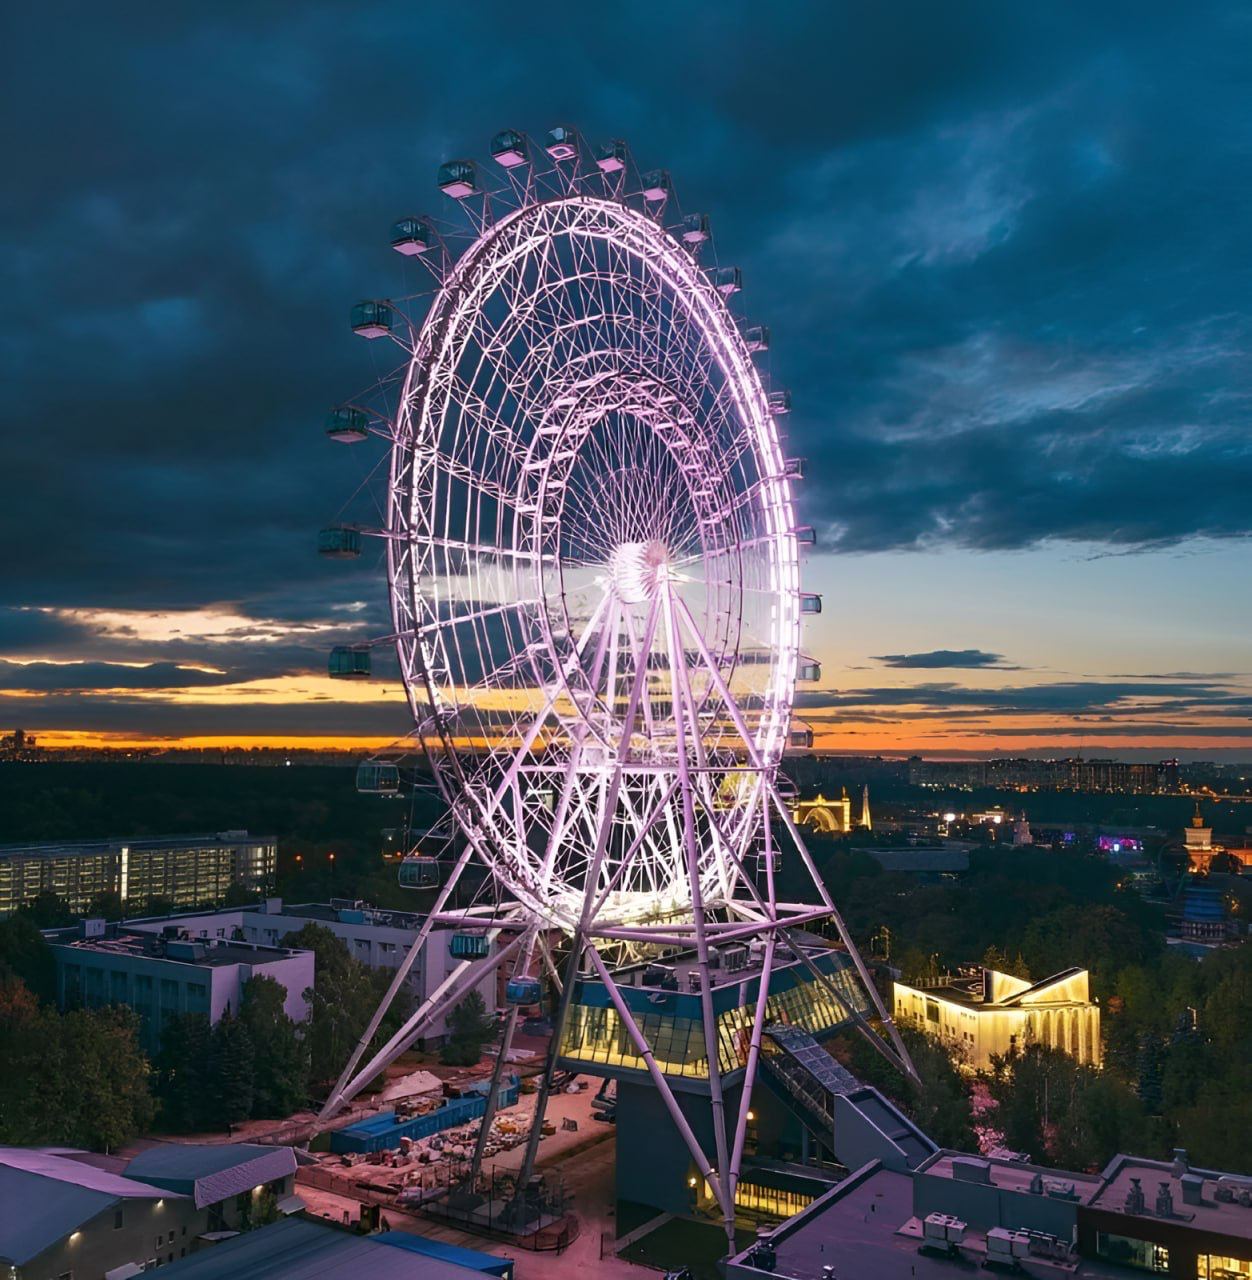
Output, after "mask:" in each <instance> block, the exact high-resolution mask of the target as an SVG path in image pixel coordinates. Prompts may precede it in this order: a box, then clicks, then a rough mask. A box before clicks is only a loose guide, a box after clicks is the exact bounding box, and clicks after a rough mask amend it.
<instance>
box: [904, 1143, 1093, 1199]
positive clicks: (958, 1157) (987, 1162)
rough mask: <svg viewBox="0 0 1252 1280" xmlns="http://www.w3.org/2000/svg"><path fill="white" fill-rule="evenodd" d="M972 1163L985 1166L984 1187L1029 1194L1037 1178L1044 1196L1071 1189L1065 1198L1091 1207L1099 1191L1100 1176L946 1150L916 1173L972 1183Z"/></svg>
mask: <svg viewBox="0 0 1252 1280" xmlns="http://www.w3.org/2000/svg"><path fill="white" fill-rule="evenodd" d="M971 1164H974V1165H978V1166H979V1167H980V1168H983V1167H985V1168H986V1171H987V1182H986V1184H985V1185H988V1186H992V1187H998V1188H999V1189H1000V1190H1001V1191H1020V1192H1023V1193H1028V1192H1030V1191H1031V1184H1032V1183H1033V1182H1034V1180H1035V1178H1036V1177H1039V1178H1041V1179H1042V1180H1043V1187H1044V1190H1043V1192H1042V1194H1044V1195H1048V1194H1056V1192H1057V1191H1058V1190H1061V1189H1063V1188H1065V1189H1068V1188H1072V1190H1073V1195H1072V1197H1071V1196H1069V1195H1065V1196H1064V1197H1062V1198H1064V1199H1067V1200H1069V1199H1072V1200H1074V1201H1076V1202H1077V1203H1078V1204H1089V1203H1090V1202H1091V1200H1092V1199H1093V1198H1094V1197H1095V1196H1096V1195H1097V1193H1098V1192H1099V1190H1100V1178H1099V1176H1098V1175H1097V1174H1093V1173H1071V1172H1070V1171H1069V1170H1062V1169H1049V1168H1047V1167H1046V1166H1044V1165H1036V1164H1027V1163H1026V1162H1025V1161H1021V1160H1005V1159H1002V1158H1000V1157H997V1156H971V1155H970V1154H969V1153H968V1152H966V1151H950V1150H948V1149H946V1148H945V1149H944V1150H942V1151H939V1152H938V1153H937V1154H936V1155H934V1156H932V1157H931V1158H930V1159H929V1160H928V1161H927V1162H926V1163H925V1164H924V1165H922V1166H921V1167H920V1168H919V1169H918V1170H917V1172H918V1173H919V1174H929V1175H930V1176H931V1177H933V1178H951V1179H953V1180H954V1181H957V1182H961V1181H969V1178H968V1176H966V1170H967V1169H968V1167H969V1166H970V1165H971Z"/></svg>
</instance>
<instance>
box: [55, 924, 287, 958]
mask: <svg viewBox="0 0 1252 1280" xmlns="http://www.w3.org/2000/svg"><path fill="white" fill-rule="evenodd" d="M43 936H44V938H45V939H47V941H48V942H49V943H50V944H51V945H52V946H55V947H68V948H70V949H72V950H74V951H83V952H90V953H91V954H93V955H103V956H132V957H138V958H144V959H148V960H168V961H171V962H173V963H175V964H193V965H197V966H200V967H203V968H206V969H218V968H222V967H224V966H226V965H233V964H268V963H270V962H272V961H274V960H282V959H285V958H286V957H288V956H293V955H298V954H299V952H298V951H295V950H292V949H291V948H289V947H272V946H265V945H263V944H261V943H258V942H234V941H229V942H228V941H224V940H221V939H215V938H191V939H181V938H165V937H162V936H161V935H160V934H157V933H153V932H151V931H150V930H147V929H140V928H135V927H133V926H132V925H130V924H129V923H127V924H110V925H107V926H105V931H104V933H103V934H102V935H100V936H98V937H88V938H85V937H83V936H82V931H81V929H80V928H79V927H78V926H77V925H71V926H69V927H68V928H64V929H45V930H44V931H43Z"/></svg>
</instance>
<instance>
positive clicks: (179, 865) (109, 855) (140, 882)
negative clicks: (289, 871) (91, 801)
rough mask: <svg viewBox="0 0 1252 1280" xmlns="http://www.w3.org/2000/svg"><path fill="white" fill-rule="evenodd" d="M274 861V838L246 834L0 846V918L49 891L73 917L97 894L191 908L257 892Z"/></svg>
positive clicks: (83, 912)
mask: <svg viewBox="0 0 1252 1280" xmlns="http://www.w3.org/2000/svg"><path fill="white" fill-rule="evenodd" d="M277 862H278V844H277V841H276V840H275V839H274V837H273V836H250V835H249V834H248V833H247V832H246V831H221V832H218V833H216V834H214V835H198V836H144V837H142V838H139V839H133V840H124V839H116V840H87V841H66V842H64V843H54V844H8V845H0V916H6V915H9V914H11V913H12V912H14V911H16V910H17V909H18V907H20V906H23V905H24V904H26V903H29V902H32V901H33V900H34V899H35V898H36V897H38V895H39V894H41V893H55V894H56V895H57V897H59V898H60V899H61V900H62V901H63V902H64V903H65V904H66V906H67V907H68V908H69V910H70V911H72V912H73V913H74V914H75V915H86V914H87V912H88V911H90V910H91V904H92V902H93V900H94V899H96V898H98V897H100V896H101V895H103V894H117V895H118V897H119V898H121V900H122V902H123V903H139V904H143V903H146V902H148V901H149V900H150V899H153V898H159V899H164V900H165V901H167V902H170V903H172V904H173V905H174V906H175V907H198V906H203V905H204V904H206V903H212V902H217V901H220V900H221V899H222V898H223V897H224V896H225V894H226V891H227V890H228V889H230V888H231V887H232V886H236V887H239V888H243V889H248V890H252V891H255V892H263V891H264V890H265V889H266V888H268V887H269V886H270V885H271V884H272V883H273V880H274V875H275V871H276V869H277Z"/></svg>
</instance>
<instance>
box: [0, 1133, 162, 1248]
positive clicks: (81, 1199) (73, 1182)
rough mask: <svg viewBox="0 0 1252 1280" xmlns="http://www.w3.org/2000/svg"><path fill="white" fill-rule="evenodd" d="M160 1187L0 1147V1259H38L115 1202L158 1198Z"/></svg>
mask: <svg viewBox="0 0 1252 1280" xmlns="http://www.w3.org/2000/svg"><path fill="white" fill-rule="evenodd" d="M169 1196H170V1192H169V1191H168V1190H166V1189H165V1188H162V1187H157V1186H151V1185H149V1184H147V1183H144V1182H141V1181H136V1180H133V1179H131V1178H124V1177H121V1176H119V1175H118V1174H115V1173H110V1172H108V1171H107V1170H105V1169H97V1168H96V1167H95V1166H93V1165H89V1164H83V1163H81V1162H80V1161H78V1160H71V1159H68V1158H67V1157H65V1156H61V1155H54V1154H52V1153H50V1152H47V1151H38V1150H32V1149H29V1148H26V1147H0V1257H2V1258H7V1259H8V1260H9V1261H10V1262H14V1263H17V1264H18V1265H19V1266H20V1265H21V1264H23V1263H25V1262H29V1261H30V1259H32V1258H35V1257H38V1255H39V1254H41V1253H43V1251H44V1250H45V1249H49V1248H51V1247H52V1246H53V1245H54V1244H56V1243H57V1242H58V1241H60V1240H64V1239H65V1237H66V1236H68V1235H70V1234H71V1233H72V1232H74V1231H77V1230H78V1228H79V1227H81V1226H82V1225H83V1223H85V1222H88V1221H90V1220H91V1219H92V1218H94V1217H95V1216H96V1215H97V1214H99V1213H103V1212H104V1210H106V1209H108V1208H109V1206H110V1205H114V1204H116V1203H117V1202H118V1201H119V1200H154V1199H155V1200H161V1199H164V1198H166V1197H169Z"/></svg>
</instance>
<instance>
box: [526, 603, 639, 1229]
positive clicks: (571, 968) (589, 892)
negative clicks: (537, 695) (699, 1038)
mask: <svg viewBox="0 0 1252 1280" xmlns="http://www.w3.org/2000/svg"><path fill="white" fill-rule="evenodd" d="M658 613H659V609H658V602H656V601H653V604H652V608H651V610H650V612H649V614H648V621H647V625H646V627H645V628H644V646H645V648H644V650H643V652H646V651H647V646H650V645H651V643H652V637H653V635H654V633H655V631H656V625H657V615H658ZM647 678H648V666H647V663H646V662H640V663H639V664H638V670H637V671H636V673H635V679H634V683H633V684H632V686H631V690H630V697H629V698H628V700H627V703H626V714H625V719H624V721H623V724H624V730H623V733H622V740H621V743H620V744H619V746H618V749H617V765H616V768H615V769H614V771H613V776H612V778H611V780H610V781H609V783H608V787H607V794H606V796H605V802H604V808H603V813H602V816H601V819H600V829H599V831H598V832H597V834H596V845H595V850H594V852H593V854H592V858H591V865H590V867H589V868H588V871H587V887H586V889H585V890H584V897H583V909H582V915H581V918H580V919H579V922H578V927H577V928H576V929H575V930H574V932H573V935H572V936H571V938H570V955H569V963H568V964H567V966H566V970H565V983H564V986H563V987H562V988H561V999H560V1001H559V1003H558V1006H557V1017H556V1020H555V1023H554V1025H553V1027H552V1040H551V1043H550V1044H549V1046H548V1059H547V1063H546V1065H545V1067H544V1073H543V1081H542V1083H541V1084H540V1086H539V1096H538V1098H537V1099H536V1102H535V1118H534V1121H533V1123H532V1124H531V1128H530V1135H529V1137H528V1138H527V1140H526V1154H525V1157H524V1158H523V1160H522V1172H521V1177H520V1179H519V1181H518V1190H519V1202H518V1213H519V1215H521V1214H524V1213H525V1199H524V1197H525V1194H526V1188H527V1186H528V1185H529V1183H530V1179H531V1175H532V1174H533V1173H534V1170H535V1159H536V1157H537V1156H538V1154H539V1139H540V1137H541V1136H542V1129H543V1115H544V1112H545V1111H546V1110H547V1106H548V1096H549V1094H550V1093H551V1092H552V1080H553V1077H554V1076H555V1075H556V1060H557V1056H558V1054H559V1052H560V1047H561V1036H562V1035H563V1033H564V1031H565V1022H566V1019H567V1018H568V1017H569V1006H570V999H571V997H572V996H573V994H574V987H575V985H576V979H577V977H578V967H579V965H580V964H581V963H582V953H583V946H584V942H585V939H586V936H587V927H588V924H589V922H590V920H591V912H592V903H593V901H594V897H593V895H594V893H595V885H596V884H597V883H598V882H599V879H600V866H601V863H602V862H603V860H604V851H605V849H606V848H607V847H608V841H609V833H610V831H611V830H612V827H613V815H614V813H616V811H617V800H618V796H619V794H620V793H621V789H622V766H623V765H624V764H625V763H626V759H627V757H628V755H629V754H630V740H631V735H632V734H633V732H634V727H635V720H636V719H637V718H638V715H639V703H640V701H641V700H642V698H643V694H644V690H645V688H646V685H647Z"/></svg>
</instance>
